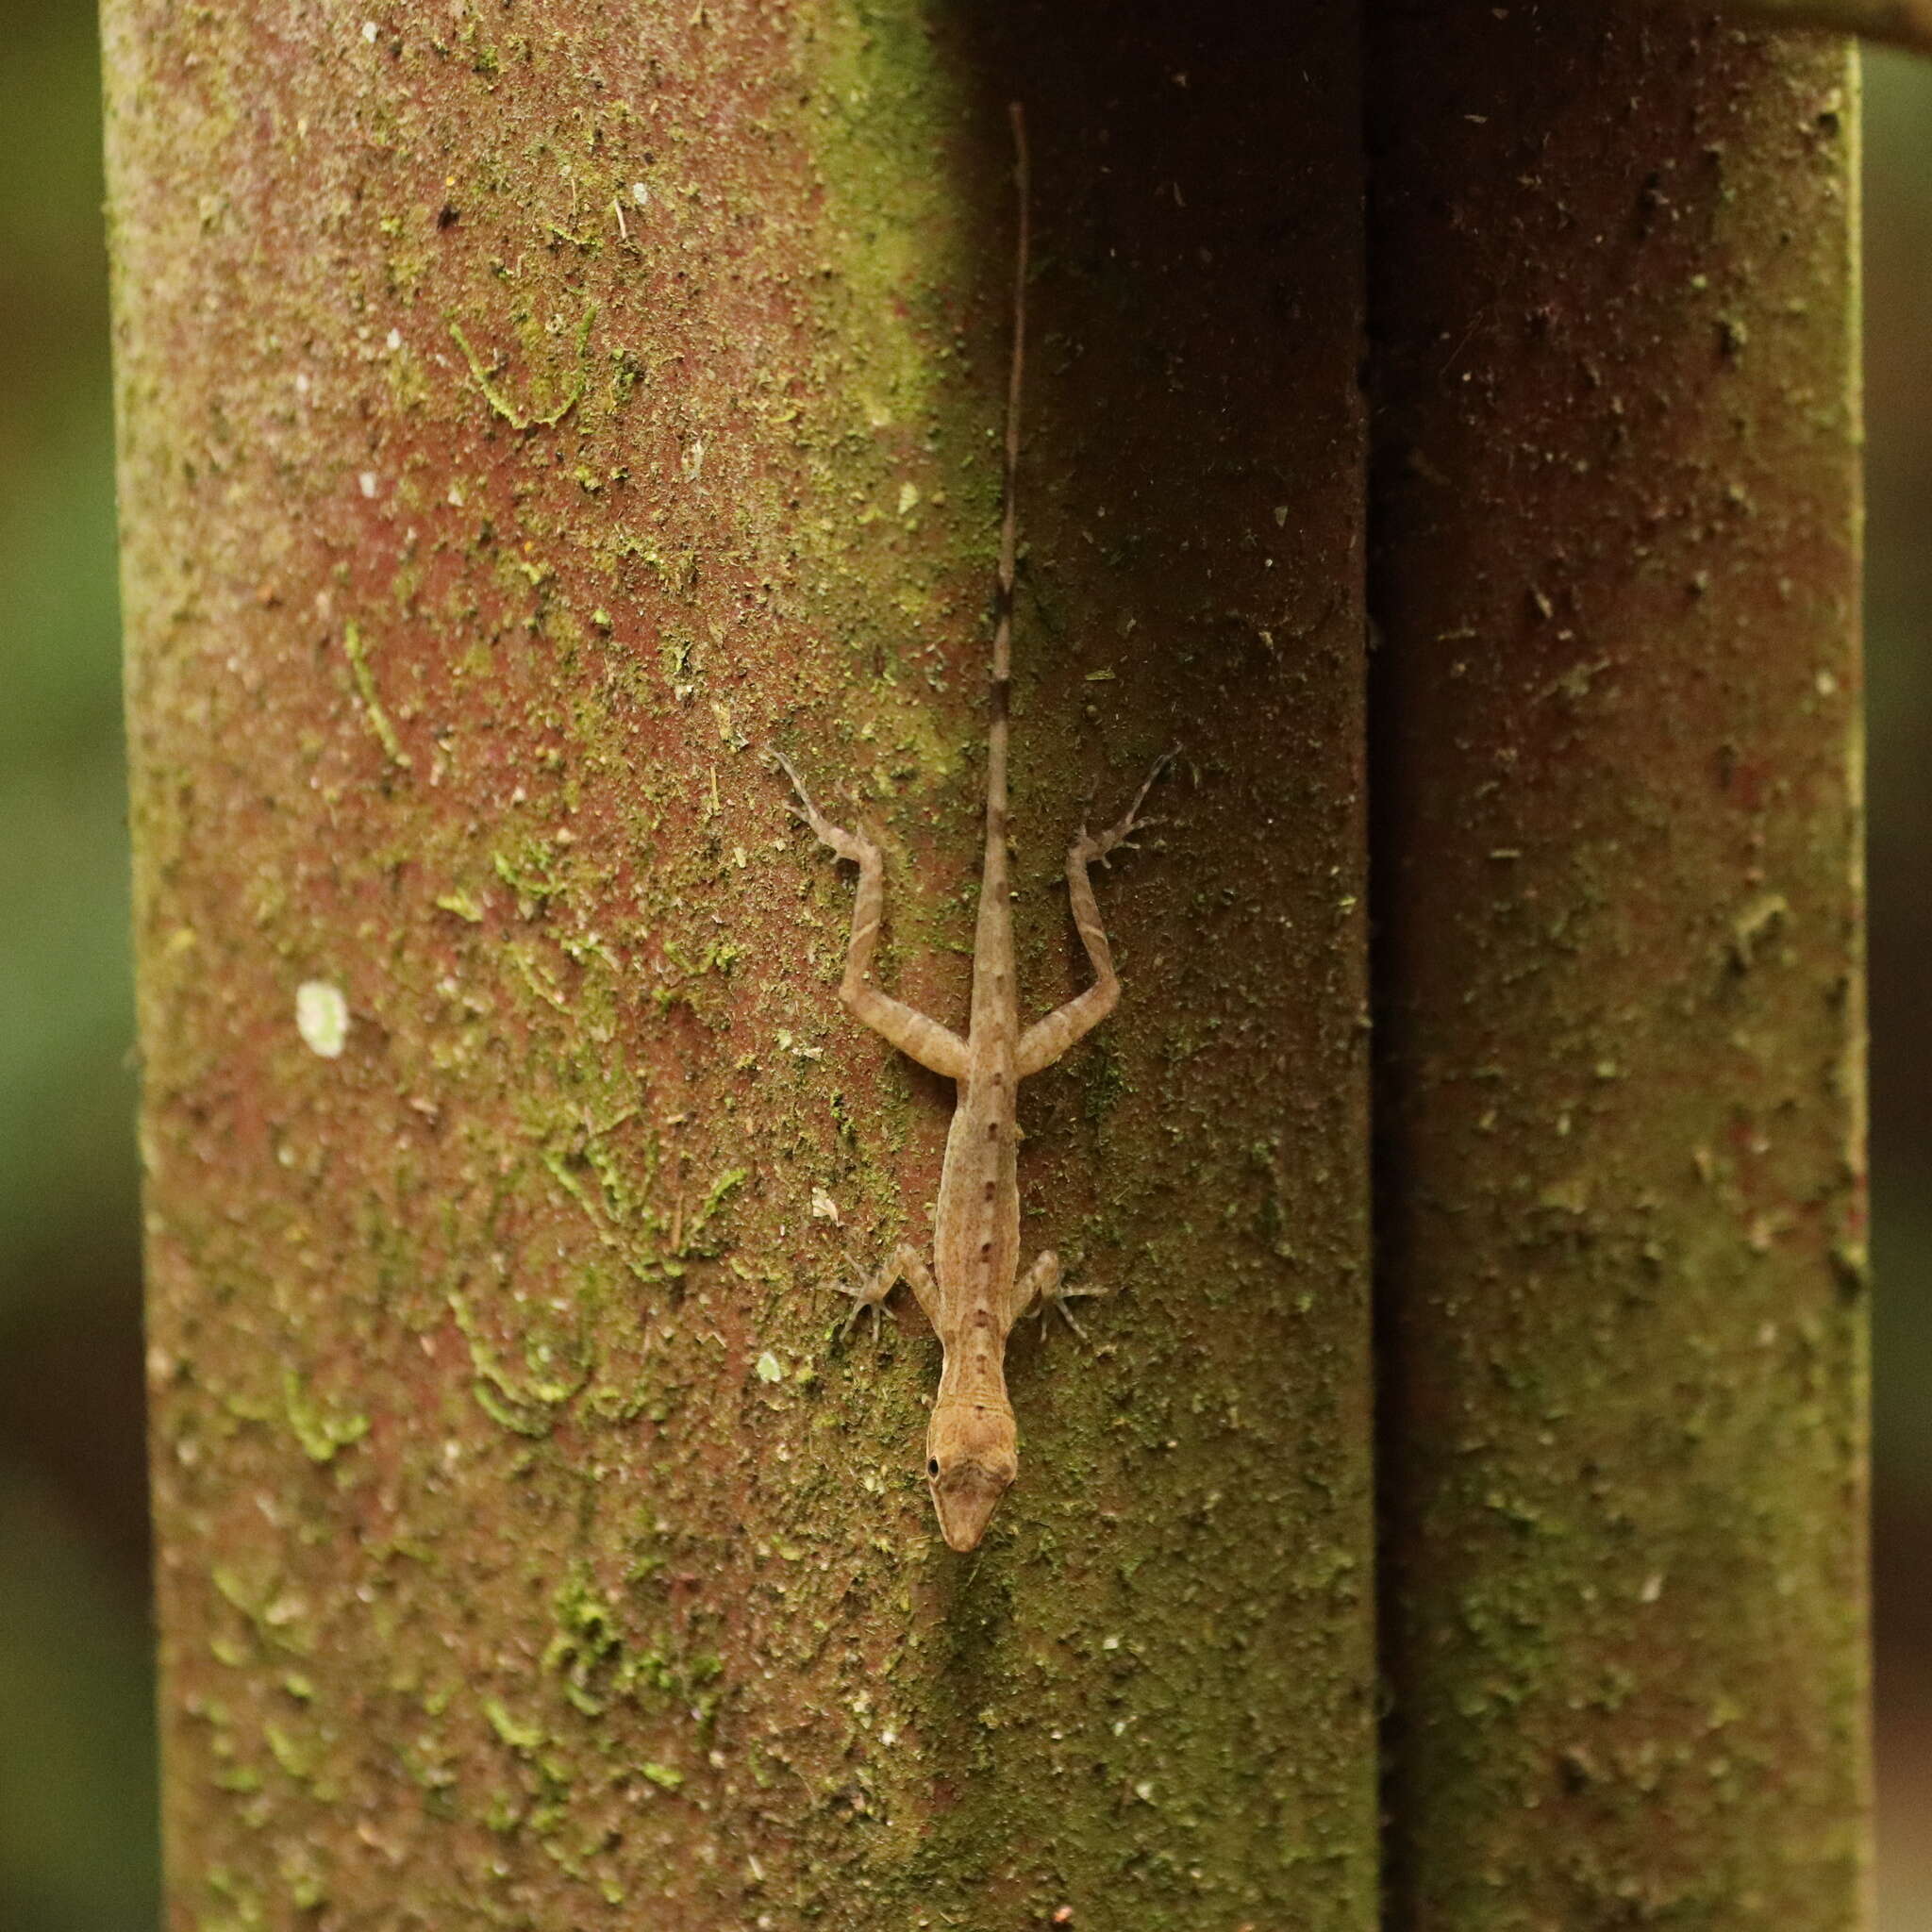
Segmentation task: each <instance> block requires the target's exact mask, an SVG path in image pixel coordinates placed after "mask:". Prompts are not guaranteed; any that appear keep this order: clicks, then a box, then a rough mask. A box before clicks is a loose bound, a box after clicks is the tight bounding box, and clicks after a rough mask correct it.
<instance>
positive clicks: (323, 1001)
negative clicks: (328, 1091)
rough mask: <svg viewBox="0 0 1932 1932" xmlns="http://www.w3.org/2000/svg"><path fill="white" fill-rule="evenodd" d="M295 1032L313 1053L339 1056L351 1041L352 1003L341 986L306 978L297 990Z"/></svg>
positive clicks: (323, 980)
mask: <svg viewBox="0 0 1932 1932" xmlns="http://www.w3.org/2000/svg"><path fill="white" fill-rule="evenodd" d="M295 1031H296V1032H297V1033H299V1034H300V1035H301V1036H302V1043H303V1045H305V1046H306V1047H307V1048H308V1050H309V1052H310V1053H312V1054H318V1055H320V1056H321V1058H324V1059H325V1060H335V1059H340V1058H341V1057H342V1048H343V1047H344V1046H346V1045H347V1044H348V1040H349V1003H348V1001H347V1000H345V999H344V998H343V997H342V990H341V987H339V986H331V985H330V984H329V983H328V981H327V980H325V979H305V980H304V981H303V982H302V984H301V985H300V986H298V987H297V988H296V989H295Z"/></svg>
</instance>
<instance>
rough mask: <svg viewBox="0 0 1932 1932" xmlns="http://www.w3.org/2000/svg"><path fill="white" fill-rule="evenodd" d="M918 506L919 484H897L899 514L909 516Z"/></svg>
mask: <svg viewBox="0 0 1932 1932" xmlns="http://www.w3.org/2000/svg"><path fill="white" fill-rule="evenodd" d="M917 508H919V485H918V484H917V483H902V484H900V486H899V514H900V515H901V516H902V517H904V516H910V515H911V514H912V512H913V511H914V510H915V509H917Z"/></svg>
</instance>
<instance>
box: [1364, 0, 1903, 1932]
mask: <svg viewBox="0 0 1932 1932" xmlns="http://www.w3.org/2000/svg"><path fill="white" fill-rule="evenodd" d="M1370 46H1371V56H1370V66H1371V71H1372V72H1373V73H1374V76H1375V92H1374V97H1373V108H1372V114H1371V125H1372V128H1373V131H1374V151H1373V158H1372V166H1373V170H1374V182H1375V195H1374V213H1373V218H1372V223H1371V259H1372V262H1374V264H1375V267H1374V275H1373V277H1372V298H1371V302H1372V307H1371V314H1372V334H1373V340H1374V356H1375V358H1376V364H1375V366H1376V370H1377V392H1376V403H1377V409H1378V416H1377V424H1376V432H1375V443H1376V455H1377V461H1378V470H1377V479H1376V492H1375V503H1376V514H1377V516H1378V518H1379V536H1378V540H1377V544H1376V551H1375V557H1374V567H1373V577H1372V581H1373V584H1374V591H1373V604H1374V610H1375V614H1376V616H1377V618H1378V620H1379V626H1380V634H1381V637H1382V639H1383V644H1384V648H1383V650H1382V652H1381V655H1380V657H1379V658H1378V659H1377V665H1376V671H1375V684H1374V691H1375V702H1376V705H1377V708H1378V709H1377V717H1378V735H1377V741H1376V746H1375V758H1374V773H1375V778H1376V787H1377V791H1376V797H1377V813H1376V816H1377V840H1378V845H1377V854H1378V859H1377V864H1378V871H1377V877H1378V881H1379V887H1380V896H1379V898H1378V907H1379V914H1378V917H1379V921H1380V930H1381V934H1382V941H1381V951H1380V954H1379V957H1378V968H1377V983H1378V991H1379V994H1380V997H1381V1005H1380V1008H1379V1010H1378V1024H1379V1027H1380V1037H1381V1040H1382V1044H1383V1048H1384V1055H1383V1060H1382V1081H1381V1087H1380V1090H1379V1098H1380V1100H1381V1102H1382V1104H1383V1108H1384V1111H1383V1114H1382V1123H1383V1126H1382V1154H1383V1162H1382V1166H1381V1168H1380V1170H1379V1175H1380V1187H1379V1192H1378V1201H1379V1208H1378V1217H1379V1229H1380V1234H1381V1237H1382V1240H1383V1241H1384V1243H1385V1245H1384V1249H1383V1253H1382V1260H1381V1268H1382V1279H1383V1308H1382V1314H1383V1323H1382V1327H1381V1330H1380V1334H1381V1338H1382V1342H1383V1346H1384V1351H1385V1352H1384V1354H1383V1357H1382V1358H1381V1369H1382V1374H1384V1376H1385V1377H1386V1390H1387V1397H1386V1416H1385V1420H1386V1428H1385V1441H1386V1443H1387V1445H1388V1450H1389V1465H1388V1473H1387V1483H1386V1491H1385V1494H1386V1499H1387V1524H1386V1537H1387V1541H1386V1545H1385V1548H1386V1557H1387V1562H1388V1572H1387V1574H1388V1589H1387V1593H1386V1597H1385V1602H1386V1606H1387V1609H1388V1630H1387V1637H1386V1641H1387V1645H1388V1659H1389V1666H1388V1667H1389V1670H1390V1673H1391V1678H1392V1681H1393V1685H1394V1694H1395V1700H1396V1720H1395V1727H1394V1733H1393V1738H1392V1752H1393V1755H1392V1783H1391V1799H1390V1804H1391V1818H1392V1820H1393V1836H1392V1885H1393V1898H1392V1903H1391V1909H1392V1923H1393V1924H1397V1925H1400V1926H1403V1927H1406V1928H1416V1932H1424V1928H1425V1932H1457V1928H1468V1932H1477V1928H1481V1932H1531V1928H1535V1932H1545V1928H1550V1927H1555V1926H1562V1927H1564V1928H1566V1932H1582V1928H1590V1927H1605V1928H1607V1927H1612V1926H1635V1925H1653V1924H1655V1925H1666V1924H1667V1925H1671V1926H1676V1927H1691V1926H1709V1927H1712V1928H1716V1927H1720V1926H1722V1927H1724V1928H1726V1932H1740V1928H1743V1927H1749V1926H1765V1927H1773V1926H1775V1927H1779V1928H1786V1932H1790V1928H1797V1927H1806V1928H1814V1932H1824V1928H1840V1927H1844V1928H1849V1927H1854V1926H1857V1924H1860V1923H1861V1922H1862V1913H1863V1910H1864V1893H1865V1888H1866V1866H1867V1851H1866V1838H1865V1824H1864V1816H1865V1796H1866V1793H1865V1758H1866V1747H1865V1697H1866V1677H1865V1649H1864V1630H1865V1625H1864V1607H1863V1606H1864V1574H1863V1573H1864V1480H1865V1477H1864V1459H1863V1456H1864V1452H1863V1441H1864V1436H1863V1414H1864V1401H1865V1364H1864V1354H1863V1349H1864V1341H1863V1338H1864V1314H1865V1296H1866V1270H1865V1258H1864V1194H1863V1186H1864V1176H1863V1165H1864V1163H1863V1149H1862V1078H1861V1066H1862V1062H1861V1055H1862V1050H1863V1032H1862V1008H1861V997H1862V996H1861V982H1860V941H1859V921H1860V901H1859V862H1858V850H1859V847H1858V840H1859V768H1858V705H1859V678H1858V658H1857V642H1856V640H1857V606H1858V579H1857V531H1858V514H1859V502H1858V483H1857V460H1858V442H1859V424H1858V409H1857V380H1856V348H1857V341H1856V337H1857V296H1856V283H1855V278H1854V274H1853V261H1854V244H1855V239H1856V225H1857V224H1856V181H1857V142H1856V127H1857V122H1856V72H1855V68H1854V66H1853V63H1852V60H1851V58H1850V57H1849V56H1848V55H1847V53H1846V51H1845V50H1844V49H1843V47H1842V46H1841V45H1839V44H1827V43H1823V42H1791V41H1781V40H1777V39H1774V38H1772V39H1767V38H1761V37H1757V36H1752V35H1747V34H1743V33H1740V32H1738V31H1736V30H1733V29H1729V28H1724V27H1716V26H1709V25H1685V24H1682V23H1680V22H1678V21H1675V20H1673V19H1671V18H1670V17H1668V16H1665V15H1661V14H1652V15H1641V16H1637V17H1620V16H1618V15H1616V14H1614V13H1608V12H1602V13H1599V12H1597V11H1595V10H1594V9H1583V8H1574V9H1559V10H1552V9H1548V8H1543V9H1535V8H1507V9H1505V8H1491V7H1490V6H1489V5H1487V4H1483V5H1475V4H1470V5H1459V4H1458V5H1456V6H1452V7H1447V8H1441V7H1430V8H1415V7H1411V6H1407V5H1398V4H1390V5H1385V6H1383V7H1382V8H1379V9H1378V10H1377V12H1376V14H1375V16H1374V29H1373V31H1372V34H1371V41H1370Z"/></svg>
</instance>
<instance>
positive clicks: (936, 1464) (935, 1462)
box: [925, 1456, 940, 1475]
mask: <svg viewBox="0 0 1932 1932" xmlns="http://www.w3.org/2000/svg"><path fill="white" fill-rule="evenodd" d="M925 1473H926V1474H927V1475H938V1474H939V1473H940V1459H939V1457H937V1456H935V1457H933V1458H932V1459H931V1461H929V1462H928V1463H927V1464H926V1465H925Z"/></svg>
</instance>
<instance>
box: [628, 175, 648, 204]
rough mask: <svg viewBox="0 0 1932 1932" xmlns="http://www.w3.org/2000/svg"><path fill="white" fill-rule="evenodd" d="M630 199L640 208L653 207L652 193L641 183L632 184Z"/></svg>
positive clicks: (634, 182)
mask: <svg viewBox="0 0 1932 1932" xmlns="http://www.w3.org/2000/svg"><path fill="white" fill-rule="evenodd" d="M630 198H631V199H632V200H633V201H634V202H636V203H637V205H638V206H639V207H640V208H649V207H650V205H651V191H650V190H649V189H648V188H646V187H645V186H644V184H643V183H642V182H641V181H633V182H632V183H631V184H630Z"/></svg>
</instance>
